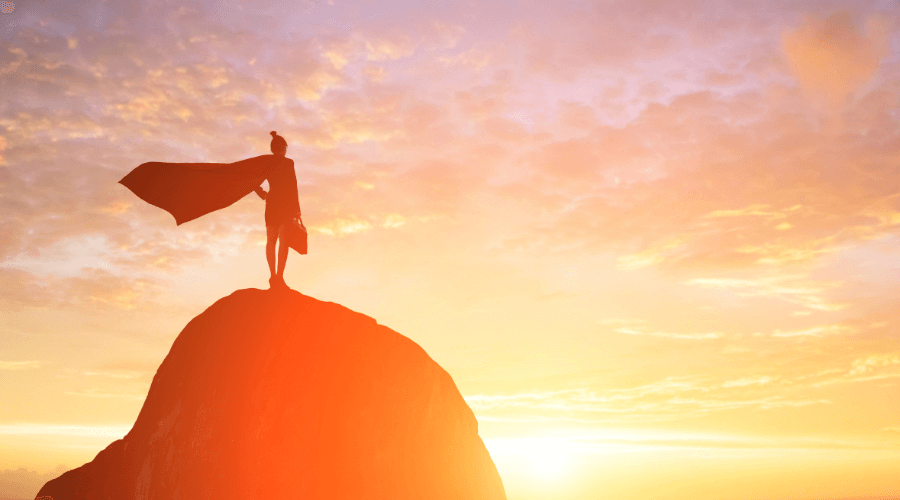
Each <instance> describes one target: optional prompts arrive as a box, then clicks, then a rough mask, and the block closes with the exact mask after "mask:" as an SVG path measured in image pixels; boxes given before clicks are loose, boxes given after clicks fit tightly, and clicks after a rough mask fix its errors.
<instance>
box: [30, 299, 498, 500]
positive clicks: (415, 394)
mask: <svg viewBox="0 0 900 500" xmlns="http://www.w3.org/2000/svg"><path fill="white" fill-rule="evenodd" d="M41 496H44V497H52V498H53V499H54V500H70V499H73V500H74V499H78V500H94V499H110V500H113V499H115V500H122V499H126V500H131V499H135V500H137V499H159V500H177V499H191V500H197V499H217V500H218V499H226V498H227V499H294V498H297V499H301V498H302V499H359V500H364V499H367V500H368V499H385V500H387V499H390V500H397V499H416V500H441V499H448V500H449V499H485V500H487V499H490V500H494V499H497V500H501V499H505V498H506V495H505V493H504V490H503V483H502V482H501V480H500V476H499V475H498V473H497V469H496V468H495V467H494V463H493V461H492V460H491V457H490V455H489V454H488V452H487V449H486V448H485V447H484V444H483V442H482V441H481V438H480V437H479V436H478V422H477V421H476V420H475V416H474V414H473V413H472V411H471V410H470V409H469V407H468V406H467V405H466V403H465V401H464V400H463V398H462V396H461V395H460V394H459V391H458V390H457V389H456V385H455V384H454V383H453V380H452V379H451V378H450V375H448V374H447V372H446V371H444V370H443V369H442V368H441V367H440V366H438V364H437V363H435V362H434V361H433V360H432V359H431V358H430V357H429V356H428V355H427V354H426V353H425V351H424V350H422V348H421V347H419V346H418V345H417V344H416V343H414V342H413V341H411V340H409V339H408V338H406V337H404V336H402V335H400V334H398V333H396V332H394V331H393V330H391V329H389V328H387V327H385V326H382V325H379V324H377V323H376V322H375V320H373V319H372V318H369V317H368V316H364V315H362V314H359V313H356V312H353V311H351V310H349V309H347V308H345V307H343V306H340V305H338V304H334V303H331V302H321V301H318V300H315V299H313V298H310V297H307V296H304V295H302V294H300V293H299V292H295V291H293V290H290V291H288V290H279V291H274V290H256V289H248V290H239V291H237V292H235V293H233V294H231V295H230V296H228V297H225V298H223V299H221V300H219V301H218V302H216V303H215V304H213V305H212V306H211V307H210V308H209V309H207V310H206V311H204V312H203V313H202V314H200V315H199V316H197V317H196V318H194V319H193V320H192V321H191V322H190V323H188V325H187V326H186V327H185V329H184V330H183V331H182V332H181V334H180V335H179V336H178V338H177V339H176V340H175V342H174V343H173V345H172V349H171V350H170V351H169V354H168V356H166V359H165V360H164V361H163V363H162V365H161V366H160V367H159V370H158V371H157V372H156V376H155V377H154V378H153V383H152V385H151V386H150V392H149V394H148V395H147V399H146V401H145V402H144V406H143V408H142V409H141V412H140V415H139V416H138V418H137V421H136V422H135V424H134V427H133V428H132V429H131V431H130V432H129V433H128V435H126V436H125V437H124V438H123V439H120V440H117V441H115V442H113V443H112V444H110V445H109V446H108V447H107V448H106V449H104V450H103V451H101V452H100V453H98V454H97V456H96V458H94V460H93V461H92V462H89V463H87V464H85V465H83V466H81V467H79V468H77V469H74V470H71V471H68V472H66V473H64V474H63V475H62V476H60V477H58V478H56V479H54V480H52V481H50V482H48V483H47V484H45V485H44V487H43V488H42V489H41V491H40V492H39V493H38V497H41Z"/></svg>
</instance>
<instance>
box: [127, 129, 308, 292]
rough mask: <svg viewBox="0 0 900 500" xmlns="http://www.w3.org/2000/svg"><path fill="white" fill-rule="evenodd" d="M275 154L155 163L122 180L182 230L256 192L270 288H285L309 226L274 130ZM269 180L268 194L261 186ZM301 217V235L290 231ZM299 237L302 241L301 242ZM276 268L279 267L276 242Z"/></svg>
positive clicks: (290, 163) (282, 143)
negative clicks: (262, 204) (262, 205)
mask: <svg viewBox="0 0 900 500" xmlns="http://www.w3.org/2000/svg"><path fill="white" fill-rule="evenodd" d="M270 147H271V149H272V154H270V155H260V156H256V157H253V158H247V159H246V160H241V161H237V162H234V163H166V162H158V161H151V162H147V163H142V164H140V165H138V167H137V168H135V169H134V170H132V171H131V172H129V173H128V175H126V176H125V177H123V178H122V180H120V181H119V183H121V184H122V185H124V186H125V187H127V188H128V189H130V190H131V191H132V192H133V193H134V194H136V195H137V196H138V197H139V198H141V199H142V200H144V201H146V202H147V203H150V204H151V205H154V206H157V207H160V208H162V209H164V210H166V211H167V212H169V213H170V214H172V216H173V217H175V223H176V224H178V225H179V226H180V225H182V224H184V223H185V222H189V221H192V220H194V219H197V218H199V217H202V216H204V215H206V214H209V213H212V212H215V211H216V210H221V209H223V208H225V207H228V206H230V205H232V204H234V203H235V202H236V201H238V200H240V199H241V198H243V197H244V196H246V195H248V194H250V193H251V192H253V191H255V192H256V194H258V195H259V197H260V198H262V199H264V200H266V233H267V241H266V259H267V260H268V261H269V272H270V274H271V277H270V278H269V285H270V286H271V287H272V288H287V284H285V282H284V278H283V276H284V266H285V263H286V262H287V255H288V248H289V243H290V245H293V248H295V249H296V250H297V251H298V252H300V253H301V254H305V253H306V234H305V233H306V228H304V227H303V225H302V222H299V219H300V202H299V201H298V200H297V176H296V175H295V174H294V161H293V160H291V159H290V158H286V157H285V156H284V155H285V154H286V153H287V141H285V140H284V137H281V136H279V135H278V134H276V133H275V132H272V144H271V146H270ZM266 180H268V181H269V192H268V193H266V192H265V191H263V189H262V186H261V184H262V183H263V182H264V181H266ZM295 217H296V218H297V219H298V229H297V231H300V232H301V234H302V235H303V236H302V237H299V236H298V235H297V231H292V230H289V228H290V227H291V226H290V225H292V224H293V223H294V218H295ZM298 238H299V239H298ZM278 240H281V247H280V248H279V249H278V268H277V272H276V267H275V242H276V241H278Z"/></svg>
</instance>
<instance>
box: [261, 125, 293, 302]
mask: <svg viewBox="0 0 900 500" xmlns="http://www.w3.org/2000/svg"><path fill="white" fill-rule="evenodd" d="M271 134H272V144H271V149H272V154H274V155H275V156H276V157H278V159H279V160H280V161H277V162H276V163H275V165H274V167H273V168H272V170H271V171H270V172H269V175H268V176H267V178H266V179H267V180H268V181H269V192H268V193H266V192H265V191H264V190H263V188H262V186H259V187H257V188H256V189H254V191H255V192H256V194H258V195H259V197H260V198H262V199H264V200H266V260H267V261H268V262H269V273H271V277H270V278H269V286H270V287H272V288H277V287H282V288H287V284H286V283H285V282H284V267H285V264H286V263H287V256H288V245H287V242H286V241H285V229H286V227H285V225H286V224H290V223H291V221H292V220H293V219H294V217H299V216H300V201H299V200H298V198H297V175H296V174H295V173H294V160H291V159H290V158H286V157H285V154H286V153H287V141H285V140H284V137H281V136H280V135H278V134H276V133H275V131H272V132H271ZM278 240H281V245H280V246H279V247H278V271H277V272H276V270H275V242H276V241H278Z"/></svg>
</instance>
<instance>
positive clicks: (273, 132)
mask: <svg viewBox="0 0 900 500" xmlns="http://www.w3.org/2000/svg"><path fill="white" fill-rule="evenodd" d="M269 133H270V134H272V137H275V136H276V135H278V134H276V133H275V131H274V130H273V131H271V132H269Z"/></svg>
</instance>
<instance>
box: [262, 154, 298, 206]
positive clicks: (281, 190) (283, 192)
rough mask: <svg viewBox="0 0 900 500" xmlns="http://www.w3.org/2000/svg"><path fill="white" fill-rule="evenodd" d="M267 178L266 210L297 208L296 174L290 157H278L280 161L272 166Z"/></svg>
mask: <svg viewBox="0 0 900 500" xmlns="http://www.w3.org/2000/svg"><path fill="white" fill-rule="evenodd" d="M267 179H268V181H269V194H268V195H266V210H267V211H269V210H272V209H273V208H277V209H278V210H279V211H281V210H285V211H296V210H299V208H300V203H299V200H298V199H297V175H296V174H295V173H294V162H293V161H292V160H291V159H290V158H284V157H282V158H280V161H277V162H276V163H275V165H274V166H273V167H272V170H271V171H270V172H269V175H268V177H267ZM291 215H293V214H291Z"/></svg>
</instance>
